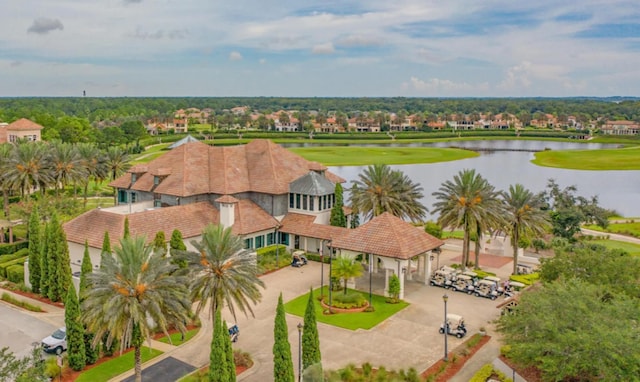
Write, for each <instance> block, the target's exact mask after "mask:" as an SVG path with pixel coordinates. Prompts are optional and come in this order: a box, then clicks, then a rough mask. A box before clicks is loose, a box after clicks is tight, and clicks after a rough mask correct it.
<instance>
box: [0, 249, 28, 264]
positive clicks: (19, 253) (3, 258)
mask: <svg viewBox="0 0 640 382" xmlns="http://www.w3.org/2000/svg"><path fill="white" fill-rule="evenodd" d="M25 256H29V249H28V248H23V249H21V250H19V251H17V252H16V253H13V254H11V255H3V256H0V264H4V263H6V262H9V261H13V260H15V259H19V258H21V257H25Z"/></svg>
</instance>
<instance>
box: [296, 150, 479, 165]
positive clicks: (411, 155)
mask: <svg viewBox="0 0 640 382" xmlns="http://www.w3.org/2000/svg"><path fill="white" fill-rule="evenodd" d="M289 150H291V151H292V152H294V153H296V154H298V155H300V156H302V157H304V158H305V159H307V160H311V161H315V162H320V163H322V164H324V165H325V166H365V165H371V164H415V163H436V162H449V161H455V160H460V159H467V158H473V157H477V156H478V155H479V154H478V153H476V152H473V151H470V150H461V149H450V148H436V147H360V146H322V147H296V148H290V149H289Z"/></svg>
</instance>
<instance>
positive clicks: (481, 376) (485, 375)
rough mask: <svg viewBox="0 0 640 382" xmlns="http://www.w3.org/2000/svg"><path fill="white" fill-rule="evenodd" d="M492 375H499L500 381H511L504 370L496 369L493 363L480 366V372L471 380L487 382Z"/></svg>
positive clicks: (473, 381) (471, 381)
mask: <svg viewBox="0 0 640 382" xmlns="http://www.w3.org/2000/svg"><path fill="white" fill-rule="evenodd" d="M491 376H497V377H498V380H499V381H503V382H507V381H511V378H507V376H506V375H504V373H503V372H501V371H500V370H497V369H495V368H494V367H493V365H492V364H490V363H488V364H486V365H484V366H482V368H480V370H478V372H477V373H475V375H474V376H473V377H472V378H471V380H470V382H485V381H487V380H489V377H491Z"/></svg>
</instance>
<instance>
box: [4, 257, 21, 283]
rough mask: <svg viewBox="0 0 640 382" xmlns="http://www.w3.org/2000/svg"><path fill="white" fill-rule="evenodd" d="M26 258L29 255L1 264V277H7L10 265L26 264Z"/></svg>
mask: <svg viewBox="0 0 640 382" xmlns="http://www.w3.org/2000/svg"><path fill="white" fill-rule="evenodd" d="M26 260H27V257H26V256H24V257H20V258H17V259H15V260H11V261H7V262H6V263H2V264H0V277H3V278H5V279H6V278H7V268H9V267H10V266H12V265H15V264H20V265H22V264H24V262H25V261H26Z"/></svg>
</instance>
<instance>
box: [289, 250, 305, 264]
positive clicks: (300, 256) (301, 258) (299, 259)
mask: <svg viewBox="0 0 640 382" xmlns="http://www.w3.org/2000/svg"><path fill="white" fill-rule="evenodd" d="M303 265H307V257H306V256H305V255H304V251H295V252H294V253H293V257H292V260H291V266H292V267H296V268H298V267H301V266H303Z"/></svg>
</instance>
